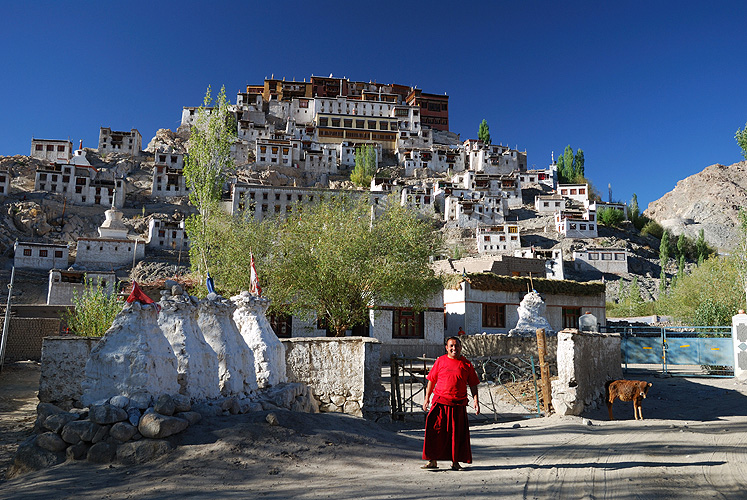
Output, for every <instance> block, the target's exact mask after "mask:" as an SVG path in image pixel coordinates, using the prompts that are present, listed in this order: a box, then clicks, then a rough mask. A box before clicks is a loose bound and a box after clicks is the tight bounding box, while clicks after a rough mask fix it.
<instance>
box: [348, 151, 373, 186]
mask: <svg viewBox="0 0 747 500" xmlns="http://www.w3.org/2000/svg"><path fill="white" fill-rule="evenodd" d="M374 175H376V149H375V148H374V147H373V146H371V145H370V144H366V145H363V146H360V147H358V148H356V149H355V168H353V172H352V173H351V174H350V180H351V181H352V182H353V183H354V184H355V185H357V186H361V187H366V188H367V187H370V186H371V179H372V178H373V176H374Z"/></svg>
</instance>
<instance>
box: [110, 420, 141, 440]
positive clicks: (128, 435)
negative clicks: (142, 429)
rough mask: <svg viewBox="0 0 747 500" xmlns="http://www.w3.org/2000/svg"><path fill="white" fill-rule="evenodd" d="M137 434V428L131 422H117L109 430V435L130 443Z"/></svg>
mask: <svg viewBox="0 0 747 500" xmlns="http://www.w3.org/2000/svg"><path fill="white" fill-rule="evenodd" d="M135 433H137V427H135V426H134V425H132V424H130V423H129V422H117V423H116V424H114V425H112V428H111V429H109V435H110V436H111V437H113V438H114V439H116V440H118V441H122V442H125V441H129V440H130V439H132V436H134V435H135Z"/></svg>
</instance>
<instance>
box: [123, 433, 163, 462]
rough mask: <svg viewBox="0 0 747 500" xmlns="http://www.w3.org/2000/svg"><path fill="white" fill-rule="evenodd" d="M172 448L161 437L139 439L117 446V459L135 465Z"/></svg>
mask: <svg viewBox="0 0 747 500" xmlns="http://www.w3.org/2000/svg"><path fill="white" fill-rule="evenodd" d="M171 450H172V446H171V445H170V444H169V442H168V441H165V440H163V439H141V440H140V441H130V442H129V443H124V444H121V445H119V446H118V447H117V461H118V462H120V463H123V464H125V465H137V464H142V463H145V462H148V461H150V460H153V459H154V458H158V457H160V456H161V455H165V454H166V453H168V452H170V451H171Z"/></svg>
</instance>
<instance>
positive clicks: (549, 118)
mask: <svg viewBox="0 0 747 500" xmlns="http://www.w3.org/2000/svg"><path fill="white" fill-rule="evenodd" d="M0 9H1V11H2V16H1V17H2V22H1V23H0V25H2V29H0V43H1V44H2V45H1V46H2V47H3V55H2V56H0V57H1V59H0V61H1V62H2V64H1V65H0V72H1V73H2V75H3V76H2V78H0V94H1V95H4V96H5V103H4V107H3V111H4V112H3V117H2V119H1V120H0V155H13V154H29V151H30V147H31V138H32V136H33V137H37V138H45V139H66V138H68V137H69V138H70V139H71V140H72V141H73V142H74V144H75V145H76V146H77V144H78V141H79V140H80V139H82V140H83V144H84V146H89V147H96V145H97V142H98V130H99V127H101V126H107V127H111V128H112V129H115V130H129V129H131V128H137V129H138V130H140V132H141V133H142V135H143V142H144V143H147V142H148V141H149V140H150V139H151V138H152V137H153V135H154V134H155V131H156V130H157V129H159V128H171V129H175V128H176V127H177V126H178V125H179V121H180V117H181V108H182V106H197V105H199V104H200V103H201V99H202V96H203V95H204V93H205V89H206V87H207V86H208V85H212V86H213V88H219V87H220V86H221V85H225V86H226V90H227V93H228V94H229V97H230V99H231V100H232V101H234V102H235V94H236V92H238V91H239V90H241V89H243V88H245V86H246V84H255V83H261V82H262V81H263V79H264V78H265V77H270V76H271V75H273V74H274V75H275V77H285V78H286V79H289V80H290V79H293V78H296V79H298V80H301V79H303V78H304V77H309V76H310V75H312V74H315V75H329V74H330V73H332V74H334V75H335V76H345V77H348V78H351V79H353V80H376V81H378V82H388V83H389V82H396V83H401V84H405V85H413V86H414V85H416V86H418V87H419V88H422V89H423V90H424V91H426V92H432V93H443V92H446V93H447V94H449V96H450V106H449V112H450V126H451V130H452V131H454V132H457V133H460V134H461V137H462V139H467V138H476V137H477V129H478V125H479V123H480V121H481V120H482V119H483V118H484V119H486V120H487V121H488V124H489V125H490V132H491V136H492V138H493V142H494V143H502V144H504V145H509V146H511V147H518V148H519V149H520V150H526V151H527V154H528V163H529V166H530V168H531V166H532V165H534V166H536V167H537V168H540V167H544V166H546V165H547V164H548V163H549V161H550V154H551V152H552V151H555V154H556V156H557V154H558V153H559V152H561V151H562V150H563V148H564V147H565V146H566V145H567V144H570V145H571V146H573V147H574V149H575V148H582V149H583V150H584V153H585V157H586V173H587V176H588V177H589V178H590V179H591V181H592V183H593V184H594V185H595V186H596V188H597V189H598V190H599V191H600V192H601V193H602V194H603V198H604V199H605V200H606V199H607V186H608V184H611V186H612V196H613V198H614V199H615V200H622V201H628V200H630V198H631V197H632V195H633V193H637V195H638V199H639V203H640V205H641V207H642V208H645V207H646V206H647V205H648V203H649V202H651V201H654V200H656V199H658V198H660V197H661V196H663V195H664V194H665V193H666V192H668V191H670V190H672V189H673V188H674V186H675V184H676V183H677V181H679V180H681V179H684V178H685V177H687V176H689V175H692V174H694V173H697V172H699V171H701V170H703V169H704V168H705V167H706V166H708V165H711V164H714V163H722V164H726V165H729V164H732V163H734V162H737V161H740V160H741V154H740V150H739V148H738V146H737V145H736V142H735V141H734V132H735V131H736V129H737V128H742V127H744V125H745V122H747V92H746V91H745V90H746V87H747V52H746V49H745V48H746V47H747V28H746V27H747V2H742V1H728V2H727V1H715V2H708V3H706V2H694V1H687V0H684V1H679V2H669V1H659V2H651V1H647V2H640V1H631V2H614V3H613V2H599V1H598V0H597V1H588V2H587V1H583V2H558V1H532V0H518V1H511V2H485V5H483V3H482V2H481V3H476V2H475V3H473V2H464V3H459V2H445V1H440V0H434V1H431V2H422V3H419V4H407V3H405V2H391V1H386V0H380V1H377V2H332V1H327V0H318V1H315V2H296V1H285V2H249V1H243V2H239V1H235V2H217V1H216V2H193V1H182V2H173V3H171V2H153V1H151V2H142V1H128V2H109V1H97V2H66V1H46V2H11V1H9V0H0Z"/></svg>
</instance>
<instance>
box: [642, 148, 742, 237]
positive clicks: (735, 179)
mask: <svg viewBox="0 0 747 500" xmlns="http://www.w3.org/2000/svg"><path fill="white" fill-rule="evenodd" d="M740 207H747V161H741V162H739V163H735V164H733V165H729V166H725V165H719V164H716V165H711V166H710V167H707V168H705V169H704V170H703V171H702V172H699V173H697V174H694V175H691V176H690V177H687V178H685V179H683V180H681V181H679V182H678V183H677V185H676V186H675V188H674V189H673V190H672V191H670V192H669V193H667V194H665V195H664V196H662V197H661V198H660V199H658V200H656V201H654V202H651V203H650V204H649V205H648V209H646V211H645V212H644V215H646V216H647V217H649V218H651V219H653V220H655V221H656V222H658V223H659V224H661V225H662V227H664V228H665V229H668V230H670V231H671V232H672V233H674V234H676V235H678V234H681V233H683V232H684V233H685V234H686V235H687V236H689V237H691V238H697V237H698V234H699V233H700V230H701V229H702V230H703V233H704V236H705V239H706V240H707V241H708V243H710V244H711V246H713V247H716V248H718V249H719V250H721V251H729V250H730V249H731V248H733V247H734V246H735V244H736V243H737V238H738V231H737V230H736V226H737V224H738V223H737V212H738V211H739V208H740Z"/></svg>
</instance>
